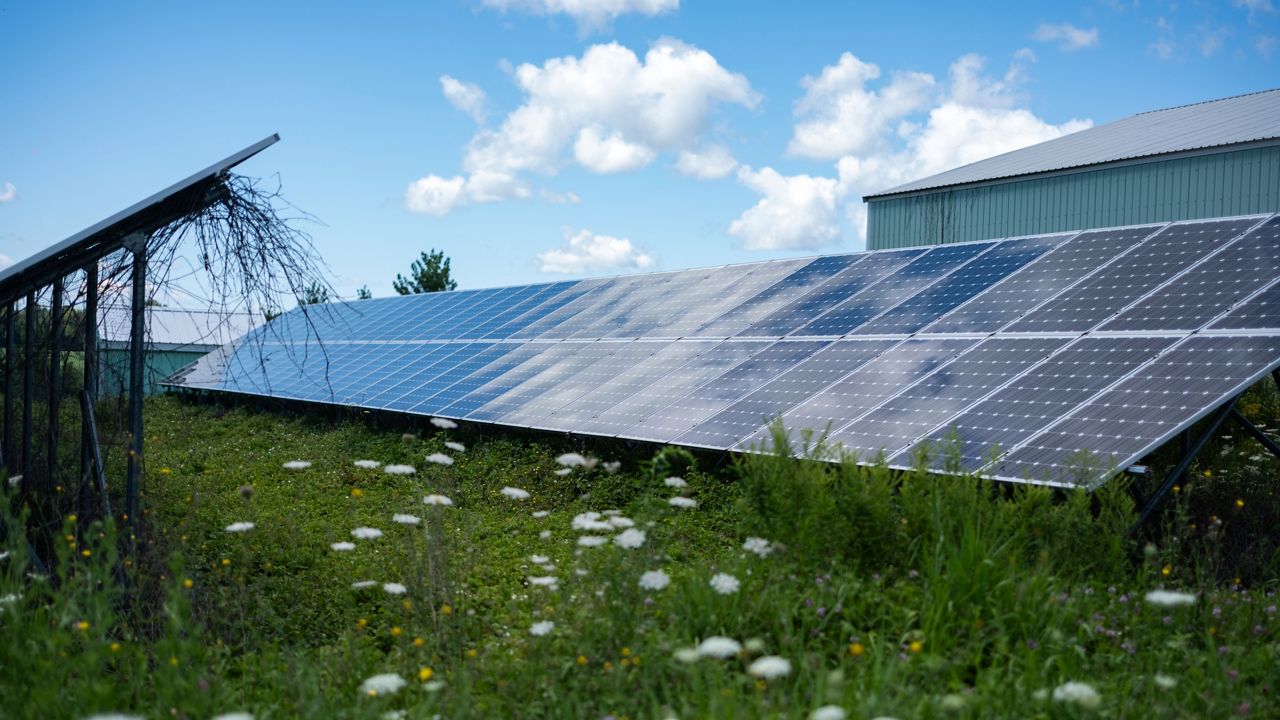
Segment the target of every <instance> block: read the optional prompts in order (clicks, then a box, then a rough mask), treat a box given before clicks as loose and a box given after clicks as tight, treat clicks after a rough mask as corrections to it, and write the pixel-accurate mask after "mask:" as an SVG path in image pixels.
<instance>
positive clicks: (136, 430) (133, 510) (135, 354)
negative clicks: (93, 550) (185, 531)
mask: <svg viewBox="0 0 1280 720" xmlns="http://www.w3.org/2000/svg"><path fill="white" fill-rule="evenodd" d="M135 243H136V244H135V245H134V246H133V248H132V250H133V278H132V282H133V288H132V290H133V293H132V296H133V297H132V301H131V305H130V308H129V309H130V312H131V313H132V316H133V317H132V320H133V323H132V326H131V327H130V330H129V467H128V474H127V475H126V479H125V514H126V515H127V517H128V522H129V525H130V526H131V527H132V528H135V529H136V528H137V526H138V492H139V491H138V482H139V476H140V475H141V474H142V392H143V373H144V372H145V371H146V347H145V343H146V341H147V333H146V325H147V314H146V313H147V244H146V239H145V238H142V239H139V240H135Z"/></svg>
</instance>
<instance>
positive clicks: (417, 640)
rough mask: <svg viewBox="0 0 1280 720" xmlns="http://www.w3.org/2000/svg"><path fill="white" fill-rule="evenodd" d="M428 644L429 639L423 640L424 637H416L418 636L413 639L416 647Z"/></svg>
mask: <svg viewBox="0 0 1280 720" xmlns="http://www.w3.org/2000/svg"><path fill="white" fill-rule="evenodd" d="M426 644H427V641H426V640H423V639H422V638H420V637H416V638H414V639H413V646H414V647H422V646H423V645H426Z"/></svg>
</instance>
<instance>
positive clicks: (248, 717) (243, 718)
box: [212, 712, 253, 720]
mask: <svg viewBox="0 0 1280 720" xmlns="http://www.w3.org/2000/svg"><path fill="white" fill-rule="evenodd" d="M212 720H253V713H247V712H229V713H222V714H221V715H215V716H213V718H212Z"/></svg>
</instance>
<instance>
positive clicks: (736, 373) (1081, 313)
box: [170, 216, 1280, 486]
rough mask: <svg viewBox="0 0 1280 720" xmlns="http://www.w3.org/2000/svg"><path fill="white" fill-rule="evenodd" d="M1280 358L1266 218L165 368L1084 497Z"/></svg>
mask: <svg viewBox="0 0 1280 720" xmlns="http://www.w3.org/2000/svg"><path fill="white" fill-rule="evenodd" d="M1277 366H1280V217H1274V216H1273V217H1263V216H1252V217H1237V218H1221V219H1214V220H1198V221H1189V222H1178V223H1172V224H1168V225H1144V226H1135V227H1126V228H1111V229H1103V230H1086V231H1082V232H1079V233H1063V234H1057V235H1045V236H1035V237H1026V238H1014V239H1009V240H992V241H982V242H976V243H963V244H957V245H943V246H938V247H932V248H910V249H902V250H888V251H879V252H871V253H857V254H851V255H834V256H826V257H819V258H812V259H798V260H779V261H771V262H763V263H754V264H749V265H736V266H726V267H715V268H704V269H697V270H685V271H678V272H661V273H652V274H647V275H635V276H627V277H615V278H601V279H592V280H581V281H563V282H556V283H543V284H537V285H526V286H519V287H506V288H490V289H484V290H465V291H455V292H447V293H430V294H425V295H414V296H405V297H394V298H382V299H378V300H365V301H360V302H355V303H337V304H331V305H327V306H321V307H317V306H312V307H310V308H309V309H308V311H307V312H306V313H303V312H302V311H301V310H295V311H293V312H290V313H286V314H285V315H283V316H281V317H279V318H276V319H275V320H273V321H272V322H271V323H269V324H268V325H266V326H263V327H260V328H257V329H255V330H253V331H251V332H250V334H249V335H248V336H246V338H245V339H242V340H241V341H238V342H237V343H235V344H234V345H233V346H229V347H227V348H223V349H222V350H220V351H218V352H215V353H211V354H210V355H209V356H207V357H206V358H205V359H203V360H201V361H200V362H199V363H198V364H197V365H196V366H194V367H191V368H188V369H185V370H184V371H183V372H182V373H180V374H179V375H177V376H175V377H174V378H173V379H171V380H170V383H171V384H173V385H177V386H185V387H191V388H202V389H209V390H215V391H226V392H235V393H241V394H249V395H259V396H271V397H281V398H290V399H296V400H305V401H310V402H321V403H330V404H339V405H356V406H360V407H368V408H378V409H385V410H392V411H397V412H407V413H417V414H424V415H441V416H445V417H452V418H460V419H468V420H474V421H478V422H486V423H495V424H501V425H511V426H518V427H528V428H538V429H548V430H557V431H563V432H572V433H580V434H584V435H600V436H609V437H620V438H627V439H634V440H644V441H652V442H675V443H678V444H682V445H688V446H692V447H703V448H711V449H718V450H733V451H738V452H749V451H752V449H753V448H754V449H760V448H766V447H767V445H768V442H769V441H770V427H769V423H770V421H771V420H773V419H775V418H780V419H781V421H782V423H783V425H784V427H785V428H786V429H787V430H788V431H789V432H790V433H792V436H793V437H795V436H797V435H798V434H799V433H802V432H805V431H810V432H817V433H822V432H826V433H829V438H828V439H829V441H830V442H831V443H832V445H833V446H838V447H840V448H843V449H845V450H848V451H852V452H855V453H857V456H858V457H860V458H862V459H863V461H870V460H871V459H872V458H874V457H876V456H877V455H883V456H884V457H885V458H887V462H888V463H889V464H890V465H891V466H894V467H909V466H912V465H914V464H915V462H916V460H917V458H918V456H919V454H920V453H921V452H922V451H924V450H925V449H931V450H933V451H934V452H933V454H932V455H931V456H930V457H929V458H928V462H929V463H930V465H929V466H930V467H932V468H934V469H937V470H940V471H943V470H946V468H947V467H948V460H947V459H945V458H943V457H942V456H941V455H940V454H939V452H938V450H939V448H940V447H941V446H942V445H943V444H944V443H945V441H947V440H948V439H950V438H955V439H957V440H958V441H959V442H960V443H961V444H960V446H959V448H958V453H959V456H958V458H957V459H958V461H959V465H960V466H961V467H962V468H964V469H966V470H969V471H975V472H980V473H981V474H984V475H987V476H989V477H995V478H1000V479H1006V480H1019V481H1028V482H1041V483H1051V484H1070V483H1084V484H1088V485H1091V486H1092V485H1094V484H1096V483H1097V482H1101V481H1103V480H1105V479H1106V478H1107V477H1109V476H1110V475H1111V474H1112V473H1113V472H1114V470H1115V468H1116V467H1119V466H1122V465H1124V464H1126V463H1132V462H1135V461H1136V460H1137V459H1138V458H1140V457H1141V455H1142V454H1143V453H1147V452H1150V451H1151V450H1152V449H1153V448H1155V447H1157V446H1158V445H1159V444H1160V443H1162V442H1165V441H1166V440H1167V439H1168V438H1169V437H1171V436H1172V435H1173V434H1174V433H1176V432H1180V431H1181V430H1183V429H1186V428H1187V427H1188V426H1190V424H1191V423H1193V422H1195V421H1196V420H1197V419H1198V418H1200V417H1202V416H1203V415H1204V414H1206V413H1208V412H1210V411H1212V409H1213V407H1215V406H1218V405H1220V404H1221V403H1222V402H1224V401H1226V400H1227V399H1230V398H1231V397H1232V396H1233V394H1235V393H1238V392H1239V391H1240V389H1241V388H1242V387H1244V386H1245V385H1247V384H1248V383H1249V382H1252V381H1253V380H1255V379H1257V378H1258V377H1261V376H1262V375H1263V374H1265V373H1266V372H1269V371H1270V370H1273V369H1275V368H1276V367H1277ZM1081 451H1086V452H1087V453H1090V454H1091V455H1092V458H1093V462H1092V463H1091V464H1090V463H1083V462H1082V461H1083V460H1084V458H1085V455H1084V454H1082V452H1081ZM1113 466H1114V467H1113Z"/></svg>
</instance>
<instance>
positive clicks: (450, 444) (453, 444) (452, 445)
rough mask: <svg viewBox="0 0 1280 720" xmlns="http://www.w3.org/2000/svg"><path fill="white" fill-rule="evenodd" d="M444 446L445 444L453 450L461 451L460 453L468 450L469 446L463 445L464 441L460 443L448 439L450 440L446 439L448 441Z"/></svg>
mask: <svg viewBox="0 0 1280 720" xmlns="http://www.w3.org/2000/svg"><path fill="white" fill-rule="evenodd" d="M444 446H445V447H447V448H449V449H450V450H452V451H454V452H460V453H461V452H466V451H467V446H466V445H463V444H462V443H460V442H453V441H452V440H448V441H446V442H445V444H444Z"/></svg>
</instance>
